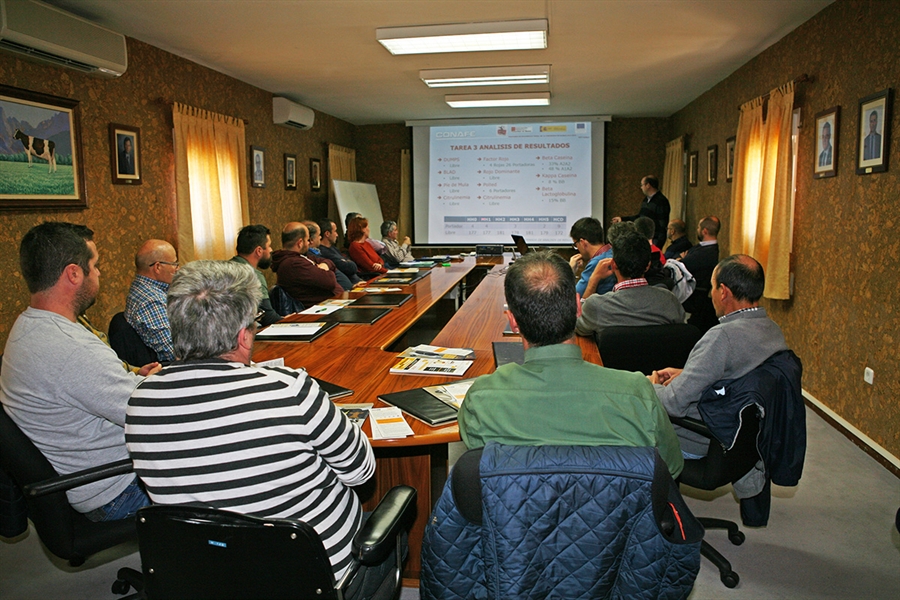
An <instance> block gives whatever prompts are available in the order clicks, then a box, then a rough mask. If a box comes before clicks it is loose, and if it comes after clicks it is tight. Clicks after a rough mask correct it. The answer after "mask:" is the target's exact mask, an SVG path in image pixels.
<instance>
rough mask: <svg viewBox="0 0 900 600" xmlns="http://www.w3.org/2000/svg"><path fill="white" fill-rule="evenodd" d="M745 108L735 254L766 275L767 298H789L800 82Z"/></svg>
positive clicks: (735, 199) (734, 211)
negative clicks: (793, 141) (757, 265)
mask: <svg viewBox="0 0 900 600" xmlns="http://www.w3.org/2000/svg"><path fill="white" fill-rule="evenodd" d="M763 102H764V100H763V99H762V98H757V99H756V100H752V101H750V102H748V103H747V104H745V105H744V106H742V107H741V117H740V120H739V122H738V132H737V139H736V140H735V174H734V182H733V185H732V192H731V219H732V223H731V228H730V231H731V237H730V240H729V243H730V251H731V252H732V253H742V254H749V255H750V256H752V257H754V258H755V259H756V260H758V261H759V263H760V264H761V265H762V266H763V268H764V269H765V272H766V289H765V292H764V295H765V297H766V298H772V299H776V300H786V299H787V298H789V283H790V253H791V247H790V245H791V222H792V215H791V174H792V169H793V153H792V147H791V122H792V115H793V106H794V84H793V82H789V83H787V84H785V85H783V86H781V87H780V88H778V89H775V90H772V92H771V93H770V94H769V104H768V114H767V116H766V120H765V122H764V121H763Z"/></svg>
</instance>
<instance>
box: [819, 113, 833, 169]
mask: <svg viewBox="0 0 900 600" xmlns="http://www.w3.org/2000/svg"><path fill="white" fill-rule="evenodd" d="M831 156H832V147H831V123H825V124H824V125H822V151H821V152H819V166H820V167H828V166H831Z"/></svg>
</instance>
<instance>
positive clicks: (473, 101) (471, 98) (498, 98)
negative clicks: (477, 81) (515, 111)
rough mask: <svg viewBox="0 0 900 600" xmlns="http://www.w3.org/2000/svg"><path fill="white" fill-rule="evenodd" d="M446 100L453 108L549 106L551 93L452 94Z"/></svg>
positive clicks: (445, 97)
mask: <svg viewBox="0 0 900 600" xmlns="http://www.w3.org/2000/svg"><path fill="white" fill-rule="evenodd" d="M444 100H445V101H446V102H447V104H449V105H450V106H451V107H452V108H488V107H498V106H501V107H508V106H549V105H550V92H529V93H522V94H450V95H447V96H444Z"/></svg>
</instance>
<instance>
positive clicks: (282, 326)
mask: <svg viewBox="0 0 900 600" xmlns="http://www.w3.org/2000/svg"><path fill="white" fill-rule="evenodd" d="M324 325H325V323H275V324H274V325H269V326H268V327H266V328H265V329H264V330H263V331H260V332H259V335H260V336H262V337H279V336H297V335H312V334H314V333H315V332H317V331H318V330H320V329H321V328H322V327H324Z"/></svg>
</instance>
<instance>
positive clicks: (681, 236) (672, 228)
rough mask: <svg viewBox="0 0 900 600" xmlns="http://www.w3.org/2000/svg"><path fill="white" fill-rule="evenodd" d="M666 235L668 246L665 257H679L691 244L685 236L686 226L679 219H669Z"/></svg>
mask: <svg viewBox="0 0 900 600" xmlns="http://www.w3.org/2000/svg"><path fill="white" fill-rule="evenodd" d="M666 237H668V238H669V247H668V248H666V252H665V257H666V259H672V258H679V257H680V256H681V255H682V254H684V253H685V252H687V251H688V250H690V249H691V246H693V244H691V240H689V239H688V237H687V226H686V225H685V224H684V221H682V220H681V219H674V220H672V221H669V227H668V228H667V229H666Z"/></svg>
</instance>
